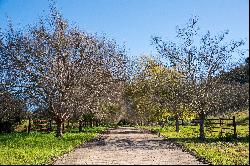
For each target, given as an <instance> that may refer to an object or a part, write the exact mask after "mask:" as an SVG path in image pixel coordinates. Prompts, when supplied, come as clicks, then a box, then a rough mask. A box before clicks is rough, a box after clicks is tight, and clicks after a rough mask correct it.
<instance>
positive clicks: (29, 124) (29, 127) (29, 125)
mask: <svg viewBox="0 0 250 166" xmlns="http://www.w3.org/2000/svg"><path fill="white" fill-rule="evenodd" d="M30 121H31V118H30V117H29V123H28V134H29V133H30V129H31V122H30Z"/></svg>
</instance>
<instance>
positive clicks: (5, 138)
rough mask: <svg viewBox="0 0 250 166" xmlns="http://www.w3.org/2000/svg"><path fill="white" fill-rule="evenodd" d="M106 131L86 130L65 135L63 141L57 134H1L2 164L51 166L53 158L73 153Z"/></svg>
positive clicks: (103, 128)
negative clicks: (79, 146) (44, 165)
mask: <svg viewBox="0 0 250 166" xmlns="http://www.w3.org/2000/svg"><path fill="white" fill-rule="evenodd" d="M105 129H106V127H95V128H84V131H83V132H81V133H65V135H64V137H63V138H61V139H58V138H56V137H55V136H54V135H55V133H49V134H42V133H38V132H32V133H30V134H27V133H11V134H1V135H0V149H1V150H0V156H1V157H0V164H1V165H2V164H3V165H14V164H15V165H19V164H25V165H29V164H49V163H51V162H52V160H53V158H55V157H58V156H60V155H62V154H63V153H66V152H69V151H71V150H72V149H73V148H75V147H76V146H77V145H80V144H82V143H83V142H85V141H88V140H90V139H92V138H93V137H95V136H96V135H97V133H100V132H102V131H104V130H105Z"/></svg>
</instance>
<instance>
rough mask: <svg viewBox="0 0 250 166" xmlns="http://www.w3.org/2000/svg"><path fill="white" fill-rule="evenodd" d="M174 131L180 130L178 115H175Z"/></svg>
mask: <svg viewBox="0 0 250 166" xmlns="http://www.w3.org/2000/svg"><path fill="white" fill-rule="evenodd" d="M175 131H176V132H180V124H179V115H178V114H176V115H175Z"/></svg>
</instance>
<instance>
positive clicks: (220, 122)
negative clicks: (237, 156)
mask: <svg viewBox="0 0 250 166" xmlns="http://www.w3.org/2000/svg"><path fill="white" fill-rule="evenodd" d="M181 121H182V123H180V125H183V124H184V123H183V119H181ZM213 121H215V122H213ZM216 121H217V122H216ZM228 121H229V123H226V122H228ZM230 121H231V123H230ZM190 123H191V126H197V125H199V123H200V119H192V121H191V122H190ZM204 124H206V125H209V126H204V127H207V128H209V130H210V132H218V131H215V130H212V128H214V129H218V128H219V129H221V130H220V131H219V132H220V133H225V130H233V135H234V136H235V137H236V136H237V132H236V128H237V124H238V125H239V124H240V123H236V120H235V116H233V117H232V118H211V119H205V122H204ZM211 125H220V126H211ZM224 125H226V126H224ZM223 126H224V127H223ZM231 127H233V128H231Z"/></svg>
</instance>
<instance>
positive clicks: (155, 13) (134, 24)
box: [0, 0, 249, 56]
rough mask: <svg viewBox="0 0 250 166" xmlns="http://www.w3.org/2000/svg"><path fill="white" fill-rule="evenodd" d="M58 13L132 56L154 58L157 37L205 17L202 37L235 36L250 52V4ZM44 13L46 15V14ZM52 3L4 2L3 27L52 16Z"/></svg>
mask: <svg viewBox="0 0 250 166" xmlns="http://www.w3.org/2000/svg"><path fill="white" fill-rule="evenodd" d="M56 3H57V8H58V9H59V11H60V12H61V13H62V15H63V16H64V18H66V19H68V20H69V21H70V23H76V25H78V27H79V28H80V29H82V30H85V31H86V32H89V33H98V34H101V33H105V34H106V35H107V36H108V37H109V38H112V39H115V40H116V41H117V42H118V43H119V44H125V45H126V48H127V50H128V55H129V56H140V55H141V54H154V53H155V49H154V47H153V46H151V45H150V43H151V36H152V35H153V36H154V35H157V36H162V37H163V38H165V39H169V40H173V39H174V36H175V35H176V34H175V27H176V25H183V24H185V23H186V22H187V20H188V19H189V18H190V17H191V16H193V15H197V16H199V26H200V28H201V30H202V31H206V30H210V31H211V32H212V33H213V34H216V33H218V32H221V31H223V30H225V29H228V30H229V33H230V35H229V38H228V39H229V40H230V39H241V38H243V39H244V38H246V39H247V43H246V45H245V48H246V49H248V48H249V46H248V45H249V1H248V0H57V1H56ZM43 10H44V12H43ZM48 11H49V1H47V0H0V27H1V28H3V29H5V28H6V24H7V19H6V16H8V17H10V18H11V20H12V21H13V23H14V25H15V27H23V26H25V25H27V24H32V23H34V22H36V21H37V20H38V18H39V16H41V15H44V14H47V13H48Z"/></svg>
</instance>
